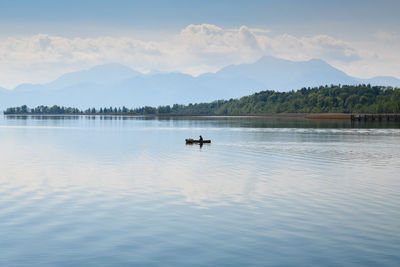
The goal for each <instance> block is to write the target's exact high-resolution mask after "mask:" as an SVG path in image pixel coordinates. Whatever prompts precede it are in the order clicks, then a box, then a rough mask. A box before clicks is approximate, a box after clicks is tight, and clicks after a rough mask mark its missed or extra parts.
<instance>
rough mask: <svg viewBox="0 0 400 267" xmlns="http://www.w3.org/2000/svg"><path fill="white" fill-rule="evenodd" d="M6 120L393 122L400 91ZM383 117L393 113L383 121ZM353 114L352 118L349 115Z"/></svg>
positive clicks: (343, 91)
mask: <svg viewBox="0 0 400 267" xmlns="http://www.w3.org/2000/svg"><path fill="white" fill-rule="evenodd" d="M4 114H5V115H13V114H14V115H30V114H31V115H34V114H37V115H45V114H52V115H53V114H54V115H66V114H69V115H84V114H86V115H129V116H132V115H146V116H200V115H201V116H279V117H300V116H304V117H307V118H318V119H360V120H361V119H371V120H374V119H375V118H378V119H383V118H386V119H397V115H396V114H400V88H392V87H382V86H370V85H357V86H355V85H346V86H345V85H339V86H335V85H331V86H321V87H317V88H302V89H300V90H297V91H290V92H276V91H261V92H259V93H255V94H253V95H250V96H244V97H241V98H239V99H230V100H216V101H213V102H209V103H197V104H192V103H189V104H187V105H183V104H173V105H172V106H170V105H166V106H158V107H151V106H143V107H137V108H127V107H125V106H122V107H111V106H110V107H100V108H99V107H97V108H95V107H91V108H88V109H85V110H81V109H78V108H76V107H63V106H57V105H53V106H44V105H41V106H37V107H35V108H29V107H28V106H26V105H22V106H20V107H10V108H7V109H6V110H5V111H4ZM387 114H392V115H390V116H388V115H387ZM352 115H354V116H352Z"/></svg>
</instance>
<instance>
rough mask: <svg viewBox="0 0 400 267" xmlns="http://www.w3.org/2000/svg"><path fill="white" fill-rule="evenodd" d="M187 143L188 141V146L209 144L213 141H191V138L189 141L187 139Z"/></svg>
mask: <svg viewBox="0 0 400 267" xmlns="http://www.w3.org/2000/svg"><path fill="white" fill-rule="evenodd" d="M185 141H186V144H207V143H208V144H209V143H211V140H203V141H201V140H195V139H191V138H189V139H185Z"/></svg>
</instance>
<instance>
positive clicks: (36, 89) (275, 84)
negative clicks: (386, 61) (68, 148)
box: [0, 57, 400, 109]
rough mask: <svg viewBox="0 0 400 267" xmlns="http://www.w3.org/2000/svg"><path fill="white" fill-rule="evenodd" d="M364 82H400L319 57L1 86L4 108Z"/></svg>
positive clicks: (88, 73)
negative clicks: (197, 71) (196, 71)
mask: <svg viewBox="0 0 400 267" xmlns="http://www.w3.org/2000/svg"><path fill="white" fill-rule="evenodd" d="M358 83H371V84H379V85H392V86H400V83H399V80H398V79H396V78H393V77H375V78H372V79H357V78H353V77H351V76H349V75H347V74H346V73H344V72H342V71H340V70H338V69H336V68H334V67H332V66H331V65H329V64H328V63H326V62H325V61H323V60H319V59H312V60H309V61H302V62H294V61H289V60H284V59H278V58H274V57H263V58H261V59H260V60H258V61H257V62H255V63H253V64H240V65H231V66H227V67H225V68H223V69H221V70H220V71H218V72H216V73H206V74H203V75H200V76H198V77H193V76H190V75H187V74H182V73H157V72H153V73H150V74H141V73H139V72H136V71H134V70H132V69H130V68H128V67H126V66H124V65H121V64H106V65H99V66H96V67H94V68H91V69H89V70H84V71H77V72H71V73H67V74H65V75H62V76H61V77H59V78H58V79H56V80H55V81H53V82H50V83H47V84H22V85H19V86H17V87H16V88H14V89H13V90H10V91H9V90H1V89H0V109H5V108H7V107H10V106H20V105H23V104H26V105H28V106H37V105H54V104H57V105H64V106H75V107H79V108H87V107H104V106H107V107H108V106H110V105H111V106H122V105H125V106H127V107H140V106H144V105H151V106H157V105H166V104H174V103H180V104H188V103H199V102H209V101H213V100H216V99H229V98H237V97H241V96H244V95H250V94H252V93H255V92H258V91H261V90H276V91H288V90H296V89H299V88H302V87H313V86H320V85H330V84H358Z"/></svg>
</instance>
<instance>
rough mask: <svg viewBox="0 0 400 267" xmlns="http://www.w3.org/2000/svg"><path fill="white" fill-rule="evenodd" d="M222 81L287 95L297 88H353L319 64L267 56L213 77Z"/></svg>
mask: <svg viewBox="0 0 400 267" xmlns="http://www.w3.org/2000/svg"><path fill="white" fill-rule="evenodd" d="M215 76H218V77H220V78H224V79H225V80H230V79H232V78H233V77H242V78H244V77H245V78H247V79H248V80H252V81H254V82H257V83H260V84H263V85H264V86H263V87H264V88H265V89H271V90H277V91H287V90H295V89H299V88H301V87H309V86H310V87H312V86H319V85H326V84H328V85H329V84H339V83H341V84H356V83H357V80H356V79H355V78H353V77H350V76H348V75H347V74H346V73H344V72H343V71H340V70H338V69H336V68H334V67H332V66H331V65H329V64H328V63H326V62H325V61H323V60H320V59H312V60H309V61H301V62H295V61H289V60H284V59H278V58H274V57H270V56H266V57H262V58H261V59H260V60H258V61H257V62H255V63H253V64H241V65H231V66H228V67H225V68H223V69H221V70H220V71H219V72H217V73H216V74H215Z"/></svg>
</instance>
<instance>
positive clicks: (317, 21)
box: [0, 0, 400, 38]
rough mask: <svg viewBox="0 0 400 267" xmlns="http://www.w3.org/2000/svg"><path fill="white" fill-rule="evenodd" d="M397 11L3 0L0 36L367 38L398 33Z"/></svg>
mask: <svg viewBox="0 0 400 267" xmlns="http://www.w3.org/2000/svg"><path fill="white" fill-rule="evenodd" d="M399 12H400V1H396V0H381V1H377V0H376V1H371V0H353V1H343V0H336V1H317V0H304V1H298V0H297V1H293V0H279V1H278V0H275V1H268V0H264V1H260V0H253V1H239V0H236V1H235V0H230V1H228V0H213V1H212V0H211V1H210V0H205V1H182V0H174V1H154V0H147V1H124V0H113V1H111V0H108V1H106V0H86V1H83V0H80V1H77V0H69V1H66V0H57V1H54V0H53V1H51V0H36V1H32V0H24V1H23V0H2V1H0V22H1V23H2V24H4V25H7V26H8V27H1V29H0V32H1V34H3V35H4V34H26V33H33V34H34V33H43V32H44V31H45V32H47V33H51V34H62V35H65V36H88V35H89V36H95V35H98V34H105V33H107V34H112V33H113V30H117V31H123V30H126V31H132V30H133V31H154V32H158V31H176V30H180V29H181V28H183V27H185V26H186V25H188V24H203V23H208V24H214V25H218V26H220V27H240V26H241V25H247V26H249V27H264V28H271V29H276V30H284V31H286V32H290V33H292V34H315V33H318V32H323V33H333V34H337V35H340V36H348V37H354V36H355V37H358V38H365V37H366V36H363V35H364V34H368V33H370V32H372V31H376V30H381V29H385V30H387V31H398V29H399V22H400V19H399ZM77 26H79V27H77ZM96 28H97V31H94V32H86V31H85V30H86V29H90V30H94V29H96ZM104 28H105V29H104Z"/></svg>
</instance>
